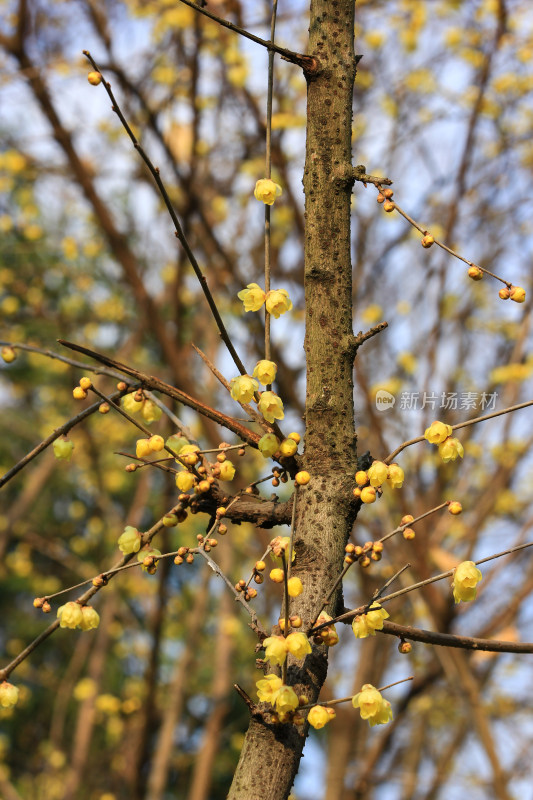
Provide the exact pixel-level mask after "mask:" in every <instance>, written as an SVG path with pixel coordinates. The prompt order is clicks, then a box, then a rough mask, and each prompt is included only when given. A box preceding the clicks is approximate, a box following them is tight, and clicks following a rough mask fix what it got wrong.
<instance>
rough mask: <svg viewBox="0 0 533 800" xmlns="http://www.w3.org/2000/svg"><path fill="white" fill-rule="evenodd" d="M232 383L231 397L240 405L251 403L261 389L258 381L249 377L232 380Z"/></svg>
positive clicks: (243, 376)
mask: <svg viewBox="0 0 533 800" xmlns="http://www.w3.org/2000/svg"><path fill="white" fill-rule="evenodd" d="M230 383H231V396H232V397H233V399H234V400H236V401H237V402H238V403H249V402H250V400H251V399H252V397H253V396H254V393H255V392H256V391H257V389H258V388H259V384H258V383H257V381H256V380H254V378H251V377H250V376H249V375H239V377H238V378H232V379H231V381H230Z"/></svg>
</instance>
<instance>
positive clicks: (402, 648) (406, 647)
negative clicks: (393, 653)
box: [398, 642, 413, 656]
mask: <svg viewBox="0 0 533 800" xmlns="http://www.w3.org/2000/svg"><path fill="white" fill-rule="evenodd" d="M412 649H413V645H412V644H411V642H399V643H398V652H399V653H401V654H402V655H404V656H405V655H407V653H410V652H411V650H412Z"/></svg>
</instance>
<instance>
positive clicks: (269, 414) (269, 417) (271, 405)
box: [257, 392, 285, 423]
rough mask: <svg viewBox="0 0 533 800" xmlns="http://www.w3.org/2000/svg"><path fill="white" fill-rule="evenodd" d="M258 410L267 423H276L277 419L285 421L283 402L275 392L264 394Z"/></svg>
mask: <svg viewBox="0 0 533 800" xmlns="http://www.w3.org/2000/svg"><path fill="white" fill-rule="evenodd" d="M257 408H258V409H259V411H260V412H261V414H262V415H263V416H264V418H265V419H266V421H267V422H270V423H272V422H274V420H275V419H283V417H284V416H285V414H284V412H283V402H282V400H281V398H280V397H278V395H277V394H275V393H274V392H262V394H261V398H260V400H259V402H258V404H257Z"/></svg>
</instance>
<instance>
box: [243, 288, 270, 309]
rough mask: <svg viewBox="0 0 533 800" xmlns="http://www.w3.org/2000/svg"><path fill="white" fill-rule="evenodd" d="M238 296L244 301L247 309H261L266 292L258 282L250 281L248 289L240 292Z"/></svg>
mask: <svg viewBox="0 0 533 800" xmlns="http://www.w3.org/2000/svg"><path fill="white" fill-rule="evenodd" d="M237 297H238V298H239V300H242V302H243V303H244V310H245V311H259V309H260V308H261V306H262V305H263V303H264V302H265V298H266V294H265V293H264V291H263V290H262V289H261V287H260V286H259V285H258V284H257V283H249V284H248V286H247V288H246V289H242V290H241V291H240V292H238V294H237Z"/></svg>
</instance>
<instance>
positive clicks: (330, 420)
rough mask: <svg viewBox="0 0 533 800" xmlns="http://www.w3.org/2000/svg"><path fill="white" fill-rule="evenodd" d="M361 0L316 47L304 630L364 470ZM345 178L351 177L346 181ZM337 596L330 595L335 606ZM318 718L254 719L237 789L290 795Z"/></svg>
mask: <svg viewBox="0 0 533 800" xmlns="http://www.w3.org/2000/svg"><path fill="white" fill-rule="evenodd" d="M353 30H354V2H353V0H312V2H311V9H310V30H309V34H310V36H309V51H308V52H309V55H311V56H315V58H316V59H317V60H318V66H317V70H316V72H315V73H314V74H313V75H312V76H310V77H309V80H308V102H307V110H308V120H307V146H306V164H305V173H304V189H305V208H306V228H305V303H306V338H305V351H306V359H307V393H306V411H305V423H306V434H305V454H304V467H305V469H307V470H308V471H309V472H310V474H311V476H312V480H311V482H310V483H309V484H308V485H307V486H305V487H302V488H300V489H299V496H298V502H297V512H296V531H295V552H296V560H295V562H294V565H293V568H292V574H293V575H297V576H298V577H300V579H301V580H302V583H303V586H304V592H303V594H302V595H301V596H300V597H299V598H297V600H296V601H292V603H291V613H298V614H300V615H301V617H302V619H303V622H304V628H303V629H304V630H305V626H306V625H307V626H308V625H309V623H310V622H312V620H313V619H314V617H315V615H316V613H317V611H318V609H319V608H320V604H321V601H322V599H323V598H324V597H325V596H326V595H327V593H328V591H329V589H330V588H331V586H332V583H333V581H334V579H335V578H336V576H337V575H338V574H339V572H340V571H341V569H342V562H343V556H344V547H345V544H346V541H347V538H348V536H349V534H350V531H351V528H352V525H353V522H354V519H355V513H356V509H355V505H354V502H353V500H354V498H353V495H352V488H353V474H354V472H355V469H356V441H355V429H354V416H353V380H352V366H353V358H354V354H355V339H354V336H353V332H352V278H351V276H352V269H351V258H350V195H351V188H352V182H351V180H350V178H349V174H350V167H351V127H352V92H353V82H354V78H355V68H356V58H355V56H354V50H353ZM345 176H348V177H347V178H346V177H345ZM337 599H338V598H337V597H333V598H332V601H331V608H330V611H331V610H332V609H333V608H335V605H336V603H337ZM326 672H327V653H326V652H325V648H323V647H322V646H314V647H313V653H312V654H311V655H309V656H308V657H307V658H306V660H305V662H304V663H303V665H302V662H293V663H292V664H291V666H290V667H289V671H288V683H289V684H291V685H293V686H294V688H295V690H296V691H301V692H303V693H305V694H306V695H307V696H308V697H309V698H310V700H312V701H314V700H315V699H316V698H317V696H318V693H319V692H320V689H321V687H322V684H323V683H324V680H325V678H326ZM306 735H307V726H304V728H303V729H302V728H297V727H296V726H294V725H291V724H278V725H271V724H268V723H267V722H266V721H265V720H264V719H263V717H262V715H261V713H260V712H259V713H257V714H256V715H254V716H253V717H252V719H251V721H250V726H249V729H248V732H247V734H246V737H245V742H244V746H243V750H242V753H241V758H240V761H239V764H238V767H237V770H236V773H235V777H234V780H233V784H232V787H231V789H230V792H229V795H228V797H229V798H230V800H244V798H246V800H284V798H287V797H288V795H289V792H290V789H291V786H292V783H293V781H294V777H295V775H296V772H297V770H298V766H299V763H300V759H301V756H302V750H303V746H304V743H305V738H306Z"/></svg>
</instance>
